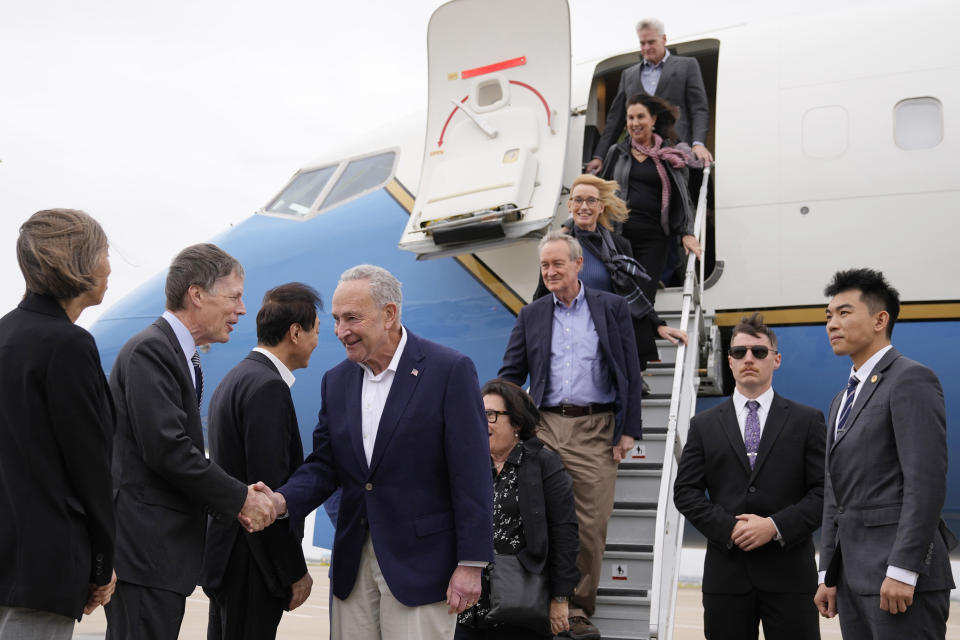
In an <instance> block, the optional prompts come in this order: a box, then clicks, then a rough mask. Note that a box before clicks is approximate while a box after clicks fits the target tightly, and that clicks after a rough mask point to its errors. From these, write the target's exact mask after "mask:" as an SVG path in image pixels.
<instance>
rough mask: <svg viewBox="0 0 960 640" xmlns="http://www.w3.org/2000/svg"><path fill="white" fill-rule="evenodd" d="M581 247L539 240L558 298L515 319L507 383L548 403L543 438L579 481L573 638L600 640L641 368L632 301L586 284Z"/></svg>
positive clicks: (556, 236)
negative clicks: (614, 518)
mask: <svg viewBox="0 0 960 640" xmlns="http://www.w3.org/2000/svg"><path fill="white" fill-rule="evenodd" d="M582 267H583V249H582V248H581V246H580V243H579V242H578V241H577V240H576V238H574V237H573V236H571V235H568V234H566V233H564V232H562V231H554V232H551V233H549V234H547V236H546V237H544V238H543V240H541V242H540V272H541V275H542V276H543V282H544V284H545V285H546V287H547V289H549V290H550V292H551V295H546V296H543V297H541V298H538V299H537V300H535V301H533V302H531V303H530V304H528V305H527V306H525V307H524V308H523V309H521V310H520V314H519V315H518V316H517V324H516V325H515V326H514V328H513V332H512V333H511V334H510V340H509V342H508V343H507V349H506V352H505V353H504V354H503V366H502V367H501V368H500V373H499V374H498V375H499V376H500V377H501V378H504V379H506V380H509V381H510V382H513V383H515V384H518V385H523V384H524V382H525V381H526V379H527V377H528V375H529V378H530V395H531V397H532V398H533V400H534V402H536V404H537V406H539V407H540V412H541V416H540V418H541V420H540V424H539V426H538V428H537V437H538V438H539V439H540V440H541V441H543V443H544V444H545V445H546V446H547V447H549V448H550V449H552V450H553V451H555V452H556V453H557V454H559V455H560V458H561V460H563V464H564V466H565V467H566V469H567V472H568V473H569V474H570V476H571V478H572V479H573V492H574V495H575V496H576V507H577V520H578V522H579V525H580V552H579V554H578V556H577V568H578V569H579V570H580V574H581V580H580V584H578V585H577V588H576V591H575V593H574V596H573V598H572V599H571V604H572V606H571V607H570V634H571V637H573V638H578V639H580V640H586V639H587V638H598V637H599V632H598V631H597V629H596V627H594V626H593V624H592V623H591V622H590V620H589V618H590V616H591V615H593V612H594V609H595V607H596V591H597V585H598V584H599V580H600V570H601V567H602V563H603V551H604V546H605V543H606V537H607V521H608V520H609V519H610V514H611V513H612V512H613V493H614V486H615V485H616V480H617V466H618V465H619V463H620V461H621V460H622V459H623V458H624V456H625V455H626V453H627V452H628V451H630V449H632V448H633V446H634V444H635V443H634V440H635V439H637V440H639V439H640V437H641V433H640V427H641V424H640V398H641V396H642V388H641V381H640V362H639V360H638V359H637V347H636V342H635V338H634V332H633V325H632V321H631V319H630V311H629V309H628V308H627V302H626V300H625V299H624V298H623V297H622V296H618V295H615V294H612V293H607V292H606V291H599V290H595V289H588V288H586V287H584V286H583V284H582V283H581V282H580V279H579V273H580V269H581V268H582Z"/></svg>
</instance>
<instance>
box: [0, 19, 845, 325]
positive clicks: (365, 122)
mask: <svg viewBox="0 0 960 640" xmlns="http://www.w3.org/2000/svg"><path fill="white" fill-rule="evenodd" d="M517 1H520V0H517ZM848 1H849V2H854V1H856V0H848ZM840 3H842V2H840ZM857 3H858V4H860V2H857ZM440 4H442V2H441V1H440V0H399V1H398V0H349V1H348V2H333V1H330V0H311V1H306V0H278V1H277V2H270V3H266V2H262V0H257V1H254V0H203V1H201V2H195V1H190V2H187V1H185V0H165V1H164V2H157V1H154V2H146V1H138V0H122V1H121V0H87V1H84V2H76V1H75V0H32V1H31V2H16V1H15V0H0V273H2V274H3V277H2V278H0V313H3V312H5V311H6V310H7V309H10V308H12V307H13V306H15V305H16V303H17V302H18V300H19V298H20V297H21V295H22V293H23V279H22V277H21V275H20V272H19V269H18V268H17V265H16V259H15V255H14V244H15V242H16V237H17V233H18V228H19V225H20V223H22V222H23V221H24V220H25V219H26V218H27V217H29V215H30V214H32V213H33V212H34V211H37V210H39V209H44V208H50V207H72V208H80V209H84V210H86V211H87V212H88V213H90V214H91V215H93V216H94V217H95V218H97V220H99V221H100V222H101V224H102V225H103V226H104V228H105V229H106V231H107V234H108V235H109V237H110V241H111V261H112V263H113V275H112V276H111V279H110V289H109V291H108V293H107V298H106V300H105V302H104V304H103V305H101V307H100V308H99V311H102V310H104V309H105V308H107V307H108V306H109V305H110V304H111V303H112V302H115V301H116V300H118V299H119V298H120V297H122V295H123V294H125V293H127V292H129V291H130V290H131V289H132V288H134V287H135V286H137V285H138V284H139V283H140V282H142V281H143V280H145V279H146V278H148V277H149V276H150V275H152V274H154V273H156V272H157V271H159V270H161V269H163V268H164V267H165V266H166V264H168V263H169V261H170V259H171V258H172V256H173V255H174V254H175V253H176V252H177V251H178V250H179V249H181V248H182V247H184V246H187V245H189V244H192V243H195V242H201V241H204V240H207V239H209V238H210V237H211V236H213V235H215V234H216V233H218V232H220V231H222V230H224V229H225V228H227V227H228V226H229V225H230V224H233V223H236V222H238V221H240V220H242V219H244V218H246V217H247V216H249V215H250V214H251V213H252V212H253V211H254V210H255V209H257V208H258V207H260V206H262V205H263V204H265V203H266V201H267V200H268V199H269V198H270V197H271V196H272V195H273V194H275V193H276V192H277V191H278V190H279V188H280V187H282V186H283V184H284V183H285V182H286V180H287V179H288V178H289V177H290V175H292V173H293V172H294V171H295V170H296V169H297V168H298V166H300V165H302V164H305V163H306V162H308V161H310V160H311V159H312V158H314V157H317V156H319V155H321V154H322V153H323V151H324V149H329V148H335V147H341V146H342V145H344V144H345V143H347V142H348V141H349V140H350V139H351V138H352V137H354V136H356V135H358V134H359V133H362V132H363V131H364V130H366V129H369V128H372V127H373V126H374V125H375V126H380V125H382V124H383V123H384V122H386V121H388V120H389V119H391V118H393V117H394V116H401V115H404V114H407V113H409V112H411V111H415V110H417V109H419V108H422V107H423V105H424V104H425V100H426V44H425V43H426V25H427V21H428V19H429V16H430V14H431V13H432V11H433V10H434V9H435V8H436V7H438V6H439V5H440ZM812 4H813V5H821V6H823V5H829V4H838V2H837V1H836V0H831V2H826V1H825V0H813V3H812ZM571 5H572V6H571V20H572V24H573V29H574V45H573V46H574V59H575V60H579V59H584V58H589V57H593V56H602V55H606V54H608V53H612V52H617V51H622V50H626V49H627V48H630V47H633V46H635V45H636V37H635V35H634V34H633V31H632V25H633V23H634V22H635V21H636V20H637V19H639V18H641V17H643V16H641V15H639V14H637V11H638V10H641V9H642V8H643V7H640V6H638V5H637V3H636V2H635V1H632V0H631V1H629V2H628V1H626V0H624V1H620V0H610V1H603V0H583V1H579V0H573V1H572V2H571ZM716 5H720V6H719V7H718V6H716ZM810 5H811V2H810V1H809V0H808V1H807V2H803V3H800V2H799V0H796V1H787V0H781V1H780V2H773V1H761V0H732V1H730V2H723V3H704V2H692V1H687V2H682V1H680V2H678V1H674V2H672V3H670V4H669V5H668V6H665V7H663V11H662V12H660V14H659V17H661V18H662V19H664V21H665V22H666V24H667V33H668V36H670V35H671V34H676V35H677V36H691V35H695V34H696V33H697V32H698V31H701V30H705V29H708V28H710V27H712V26H716V25H728V24H733V23H735V22H737V21H741V20H743V19H746V18H751V17H754V18H755V17H762V16H766V15H772V14H774V13H778V12H785V11H786V12H790V11H797V10H800V8H801V7H803V8H809V6H810ZM611 16H614V17H616V16H622V19H620V18H617V19H615V20H613V21H611ZM671 24H673V25H678V26H675V27H674V29H673V30H671ZM385 96H388V97H389V99H385ZM96 315H98V311H97V309H90V310H88V311H87V312H86V313H85V314H84V315H83V316H82V317H81V323H82V324H84V325H89V324H90V323H91V322H92V321H93V319H94V318H95V317H96Z"/></svg>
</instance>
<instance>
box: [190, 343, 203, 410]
mask: <svg viewBox="0 0 960 640" xmlns="http://www.w3.org/2000/svg"><path fill="white" fill-rule="evenodd" d="M190 362H192V363H193V373H194V375H195V376H196V380H197V382H196V387H197V406H198V407H199V406H200V403H201V402H203V370H202V369H200V352H199V351H194V352H193V356H191V358H190Z"/></svg>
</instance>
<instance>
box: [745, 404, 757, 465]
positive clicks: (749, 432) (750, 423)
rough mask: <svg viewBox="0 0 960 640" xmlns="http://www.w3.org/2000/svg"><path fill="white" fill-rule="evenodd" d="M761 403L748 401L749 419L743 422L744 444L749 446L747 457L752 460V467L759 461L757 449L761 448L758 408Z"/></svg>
mask: <svg viewBox="0 0 960 640" xmlns="http://www.w3.org/2000/svg"><path fill="white" fill-rule="evenodd" d="M759 408H760V403H759V402H757V401H756V400H749V401H748V402H747V409H748V412H747V419H746V421H745V422H744V423H743V444H745V445H746V446H747V458H748V459H749V460H750V468H751V469H753V465H754V464H756V462H757V450H758V449H760V414H759V413H758V412H757V410H758V409H759Z"/></svg>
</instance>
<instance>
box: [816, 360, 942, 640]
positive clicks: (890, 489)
mask: <svg viewBox="0 0 960 640" xmlns="http://www.w3.org/2000/svg"><path fill="white" fill-rule="evenodd" d="M860 385H861V388H860V391H859V395H858V396H857V398H856V401H855V402H854V405H853V407H852V409H851V411H850V416H849V418H848V419H847V423H846V428H845V430H844V433H843V434H841V435H840V436H839V437H837V438H835V437H834V432H835V427H836V422H837V413H838V412H839V410H840V407H841V404H842V402H843V399H844V395H845V391H843V392H841V393H839V394H838V395H837V396H836V397H835V398H834V399H833V403H832V404H831V406H830V419H829V420H828V421H827V455H826V479H825V483H824V509H823V530H822V548H821V550H820V569H821V570H824V571H826V572H827V573H826V584H827V586H835V585H836V586H838V603H837V604H838V613H839V616H840V626H841V629H842V631H843V637H844V639H845V640H850V639H856V638H887V637H890V638H894V637H910V638H921V637H923V638H927V637H929V638H943V637H944V634H945V633H946V619H947V614H948V611H949V609H948V607H949V590H950V589H952V588H953V587H954V583H953V577H952V575H951V571H950V558H949V549H950V547H951V546H953V545H954V544H956V540H955V539H954V538H953V536H952V535H951V534H950V532H949V531H948V530H947V528H946V525H945V524H944V523H943V521H942V520H941V518H940V512H941V510H942V509H943V503H944V499H945V497H946V490H947V479H946V478H947V476H946V474H947V442H946V437H947V432H946V417H945V414H946V412H945V409H944V401H943V390H942V388H941V387H940V381H939V380H938V379H937V376H936V375H935V374H934V373H933V372H932V371H931V370H930V369H928V368H927V367H925V366H923V365H921V364H919V363H917V362H914V361H913V360H910V359H909V358H905V357H904V356H902V355H900V353H899V352H898V351H897V350H896V349H890V350H889V351H888V352H887V353H886V354H884V356H883V357H882V358H881V359H880V361H879V362H878V363H877V365H876V366H875V367H874V368H873V370H872V371H871V372H870V373H869V376H868V378H867V379H866V380H863V381H861V382H860ZM888 565H892V566H895V567H899V568H901V569H906V570H909V571H914V572H917V573H919V574H920V575H919V580H918V581H917V586H916V592H915V594H914V604H913V605H912V606H911V607H909V608H908V609H907V612H906V613H904V614H898V615H891V614H889V613H886V612H885V611H882V610H880V608H879V593H880V585H881V584H882V583H883V580H884V578H885V576H886V572H887V566H888Z"/></svg>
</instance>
